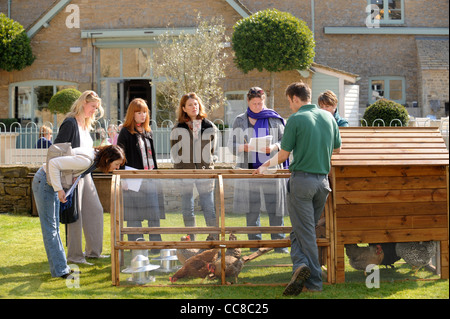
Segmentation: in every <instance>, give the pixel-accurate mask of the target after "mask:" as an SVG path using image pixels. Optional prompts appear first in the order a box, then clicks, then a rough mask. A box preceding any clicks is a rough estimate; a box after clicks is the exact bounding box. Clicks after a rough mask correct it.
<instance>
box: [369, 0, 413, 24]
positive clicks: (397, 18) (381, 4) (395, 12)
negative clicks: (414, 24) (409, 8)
mask: <svg viewBox="0 0 450 319" xmlns="http://www.w3.org/2000/svg"><path fill="white" fill-rule="evenodd" d="M368 4H369V5H372V10H373V11H372V14H373V18H374V19H375V20H378V21H380V23H381V24H401V23H404V17H405V12H404V0H368Z"/></svg>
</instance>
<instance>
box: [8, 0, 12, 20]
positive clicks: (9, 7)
mask: <svg viewBox="0 0 450 319" xmlns="http://www.w3.org/2000/svg"><path fill="white" fill-rule="evenodd" d="M11 1H12V0H8V18H9V19H11Z"/></svg>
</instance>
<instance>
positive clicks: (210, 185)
mask: <svg viewBox="0 0 450 319" xmlns="http://www.w3.org/2000/svg"><path fill="white" fill-rule="evenodd" d="M193 184H195V186H196V187H197V191H198V194H199V199H200V206H201V207H202V210H203V215H204V216H205V220H207V221H208V220H215V219H216V209H215V207H214V182H213V181H210V180H195V181H192V180H189V181H186V182H184V183H183V184H182V187H183V190H182V198H181V206H182V213H183V217H184V218H194V217H195V215H194V185H193Z"/></svg>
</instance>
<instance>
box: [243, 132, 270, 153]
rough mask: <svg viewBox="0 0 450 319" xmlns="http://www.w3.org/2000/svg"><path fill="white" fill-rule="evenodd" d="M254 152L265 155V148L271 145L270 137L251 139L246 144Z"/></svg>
mask: <svg viewBox="0 0 450 319" xmlns="http://www.w3.org/2000/svg"><path fill="white" fill-rule="evenodd" d="M248 144H249V145H250V146H251V147H253V149H254V150H255V152H259V153H266V148H267V147H269V146H270V145H271V144H272V135H267V136H263V137H252V138H251V139H250V142H249V143H248Z"/></svg>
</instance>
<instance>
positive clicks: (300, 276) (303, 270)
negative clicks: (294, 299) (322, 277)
mask: <svg viewBox="0 0 450 319" xmlns="http://www.w3.org/2000/svg"><path fill="white" fill-rule="evenodd" d="M310 274H311V270H310V269H309V267H308V266H306V265H302V266H300V267H298V268H297V269H296V270H295V272H294V274H293V275H292V278H291V281H290V282H289V283H288V285H287V286H286V288H285V289H284V291H283V295H284V296H297V295H298V294H300V293H301V292H302V290H303V286H304V285H305V281H306V280H307V279H308V278H309V276H310Z"/></svg>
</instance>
